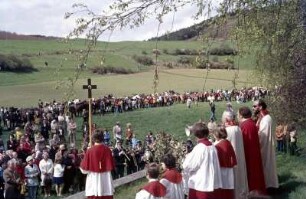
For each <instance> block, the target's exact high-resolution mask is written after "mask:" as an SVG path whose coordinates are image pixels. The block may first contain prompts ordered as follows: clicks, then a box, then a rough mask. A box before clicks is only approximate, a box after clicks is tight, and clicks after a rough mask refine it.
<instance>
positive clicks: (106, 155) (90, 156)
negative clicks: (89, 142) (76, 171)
mask: <svg viewBox="0 0 306 199" xmlns="http://www.w3.org/2000/svg"><path fill="white" fill-rule="evenodd" d="M114 165H115V164H114V160H113V156H112V152H111V150H110V149H109V148H108V147H107V146H105V145H103V144H98V145H94V146H92V147H91V148H90V149H88V150H87V151H86V154H85V157H84V159H83V160H82V162H81V165H80V167H81V168H82V169H83V170H86V171H91V172H97V173H103V172H107V171H112V170H114V168H115V166H114Z"/></svg>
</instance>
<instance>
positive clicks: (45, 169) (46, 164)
mask: <svg viewBox="0 0 306 199" xmlns="http://www.w3.org/2000/svg"><path fill="white" fill-rule="evenodd" d="M39 169H40V172H41V186H42V187H43V188H44V191H45V197H48V196H50V195H51V194H50V190H51V186H52V174H53V162H52V160H51V159H49V154H48V153H47V152H44V153H43V159H42V160H41V161H40V162H39Z"/></svg>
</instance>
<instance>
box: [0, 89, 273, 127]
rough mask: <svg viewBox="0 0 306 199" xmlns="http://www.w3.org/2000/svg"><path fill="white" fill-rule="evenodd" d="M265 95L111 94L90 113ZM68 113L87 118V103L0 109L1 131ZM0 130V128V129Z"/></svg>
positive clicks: (255, 92)
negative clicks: (121, 95) (41, 116)
mask: <svg viewBox="0 0 306 199" xmlns="http://www.w3.org/2000/svg"><path fill="white" fill-rule="evenodd" d="M267 94H268V90H266V89H264V88H260V87H253V88H242V89H240V90H238V89H234V90H223V89H219V90H210V91H205V92H184V93H178V92H175V91H168V92H163V93H157V94H137V95H130V96H126V97H114V96H113V95H107V96H101V97H100V98H97V99H93V100H92V110H93V114H98V113H99V114H101V115H104V114H108V113H115V114H119V113H122V112H126V111H132V110H135V109H140V108H151V107H163V106H171V105H172V104H173V103H187V104H189V107H190V105H191V103H192V102H193V103H199V102H210V101H236V102H237V103H243V102H247V101H250V100H256V99H259V98H261V97H264V96H265V95H267ZM60 112H68V113H69V114H70V116H71V117H75V116H83V117H87V116H88V102H87V101H86V100H80V99H75V100H71V101H68V102H58V101H56V100H53V101H52V102H43V101H41V100H39V102H38V106H37V107H31V108H30V107H29V108H18V107H17V108H16V107H1V108H0V123H2V126H1V127H3V129H9V130H12V129H14V128H15V127H20V126H23V125H24V124H25V123H26V122H27V121H28V120H29V119H32V118H34V119H39V117H40V115H41V114H42V113H45V114H46V117H49V118H50V117H51V116H50V114H52V115H54V114H57V115H58V114H59V113H60ZM0 131H1V129H0Z"/></svg>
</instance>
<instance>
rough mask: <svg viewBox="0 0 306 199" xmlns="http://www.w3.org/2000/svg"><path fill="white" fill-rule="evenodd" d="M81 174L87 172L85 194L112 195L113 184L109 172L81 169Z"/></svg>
mask: <svg viewBox="0 0 306 199" xmlns="http://www.w3.org/2000/svg"><path fill="white" fill-rule="evenodd" d="M80 170H81V172H82V173H83V174H87V178H86V187H85V196H112V195H113V194H114V192H115V191H114V190H115V189H114V185H113V180H112V174H111V172H103V173H98V172H90V171H85V170H83V169H81V168H80Z"/></svg>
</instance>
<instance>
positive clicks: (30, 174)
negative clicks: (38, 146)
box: [24, 156, 40, 199]
mask: <svg viewBox="0 0 306 199" xmlns="http://www.w3.org/2000/svg"><path fill="white" fill-rule="evenodd" d="M26 162H27V166H26V167H25V168H24V174H25V177H26V185H27V187H28V198H29V199H36V198H37V197H36V196H37V188H38V175H39V173H40V171H39V168H38V166H37V165H36V164H34V163H33V157H32V156H28V157H27V159H26Z"/></svg>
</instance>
